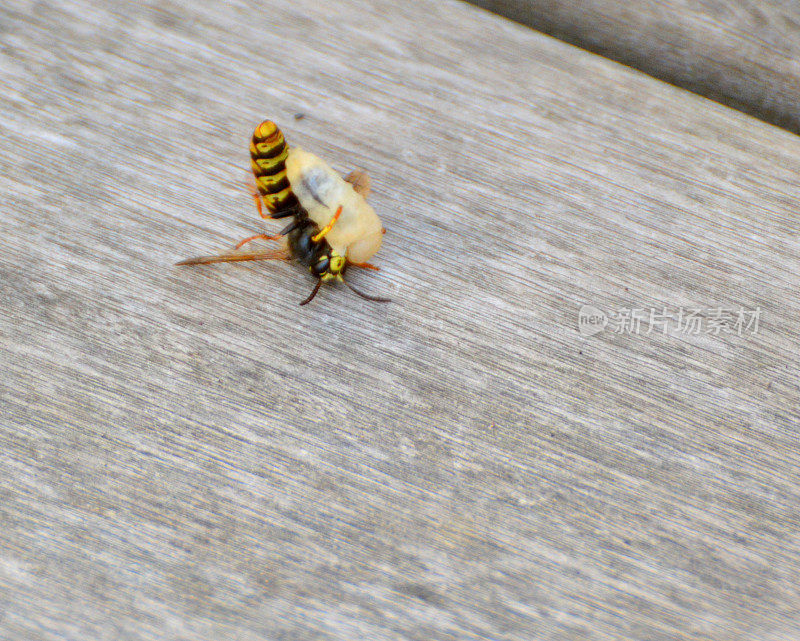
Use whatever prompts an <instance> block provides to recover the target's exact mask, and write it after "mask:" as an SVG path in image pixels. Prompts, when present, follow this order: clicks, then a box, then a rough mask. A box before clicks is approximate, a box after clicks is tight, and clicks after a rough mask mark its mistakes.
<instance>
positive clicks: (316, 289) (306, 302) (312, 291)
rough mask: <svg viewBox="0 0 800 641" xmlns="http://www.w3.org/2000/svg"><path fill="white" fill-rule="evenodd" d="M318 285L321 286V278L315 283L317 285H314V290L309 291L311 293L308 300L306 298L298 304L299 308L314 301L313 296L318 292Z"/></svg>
mask: <svg viewBox="0 0 800 641" xmlns="http://www.w3.org/2000/svg"><path fill="white" fill-rule="evenodd" d="M320 285H322V279H321V278H320V279H319V280H318V281H317V284H316V285H314V289H312V290H311V293H310V294H309V295H308V298H306V299H305V300H304V301H303V302H302V303H300V305H301V306H303V305H308V304H309V303H310V302H311V301H312V300H314V296H316V295H317V292H318V291H319V286H320Z"/></svg>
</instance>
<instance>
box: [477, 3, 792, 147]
mask: <svg viewBox="0 0 800 641" xmlns="http://www.w3.org/2000/svg"><path fill="white" fill-rule="evenodd" d="M469 1H470V2H472V3H473V4H476V5H478V6H481V7H484V8H486V9H489V10H491V11H495V12H497V13H499V14H501V15H504V16H506V17H509V18H512V19H514V20H517V21H519V22H522V23H523V24H527V25H529V26H531V27H533V28H534V29H538V30H540V31H542V32H544V33H547V34H550V35H552V36H555V37H558V38H561V39H562V40H565V41H566V42H569V43H571V44H574V45H577V46H579V47H582V48H584V49H587V50H589V51H593V52H595V53H598V54H600V55H603V56H606V57H608V58H611V59H612V60H618V61H619V62H623V63H625V64H627V65H630V66H631V67H634V68H635V69H641V70H643V71H645V72H646V73H648V74H650V75H652V76H653V77H655V78H660V79H662V80H666V81H667V82H671V83H673V84H675V85H678V86H680V87H684V88H685V89H689V90H690V91H694V92H696V93H699V94H700V95H703V96H707V97H709V98H712V99H714V100H718V101H720V102H722V103H723V104H726V105H730V106H732V107H734V108H736V109H741V110H742V111H744V112H746V113H749V114H753V115H755V116H756V117H758V118H761V119H763V120H766V121H767V122H771V123H774V124H776V125H778V126H780V127H785V128H786V129H789V130H790V131H793V132H795V133H800V65H798V61H800V5H799V4H798V3H796V2H782V1H780V0H737V2H717V1H716V0H700V1H699V2H698V1H697V0H666V1H662V0H637V2H633V3H631V2H620V1H619V0H588V1H586V0H469Z"/></svg>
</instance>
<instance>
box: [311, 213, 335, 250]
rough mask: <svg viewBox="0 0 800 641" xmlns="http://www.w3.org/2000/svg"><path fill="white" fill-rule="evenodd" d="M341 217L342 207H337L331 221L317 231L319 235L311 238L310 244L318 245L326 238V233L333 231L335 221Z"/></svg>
mask: <svg viewBox="0 0 800 641" xmlns="http://www.w3.org/2000/svg"><path fill="white" fill-rule="evenodd" d="M341 215H342V206H341V205H339V208H338V209H337V210H336V213H335V214H334V215H333V218H331V221H330V222H329V223H328V224H327V225H325V226H324V227H323V228H322V229H320V230H319V233H317V234H316V235H314V236H312V237H311V242H313V243H318V242H319V241H320V240H322V239H323V238H325V236H327V234H328V232H329V231H330V230H331V229H333V226H334V225H335V224H336V221H337V220H339V216H341Z"/></svg>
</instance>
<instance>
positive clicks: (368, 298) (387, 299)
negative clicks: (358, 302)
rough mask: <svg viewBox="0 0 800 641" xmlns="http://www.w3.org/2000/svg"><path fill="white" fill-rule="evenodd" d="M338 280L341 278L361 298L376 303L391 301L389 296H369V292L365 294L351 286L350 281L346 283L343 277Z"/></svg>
mask: <svg viewBox="0 0 800 641" xmlns="http://www.w3.org/2000/svg"><path fill="white" fill-rule="evenodd" d="M339 280H341V281H342V282H343V283H344V284H345V285H347V286H348V287H349V288H350V289H351V290H352V291H354V292H355V293H356V294H358V295H359V296H361V298H363V299H365V300H371V301H374V302H376V303H391V302H392V299H391V298H380V297H378V296H370V295H369V294H365V293H364V292H360V291H358V290H357V289H356V288H355V287H353V286H352V285H351V284H350V283H348V282H347V281H346V280H345V279H344V278H340V279H339Z"/></svg>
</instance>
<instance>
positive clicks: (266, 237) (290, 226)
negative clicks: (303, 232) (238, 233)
mask: <svg viewBox="0 0 800 641" xmlns="http://www.w3.org/2000/svg"><path fill="white" fill-rule="evenodd" d="M301 224H302V223H301V221H299V220H293V221H292V222H290V223H289V224H288V225H286V227H284V228H283V229H281V230H280V231H279V232H278V233H277V234H275V235H274V236H270V235H268V234H256V235H255V236H250V238H245V239H244V240H243V241H242V242H240V243H239V244H238V245H236V247H234V249H239V248H240V247H242V246H243V245H245V244H247V243H249V242H250V241H251V240H255V239H256V238H263V239H264V240H280V239H281V238H283V237H284V236H286V235H287V234H289V233H290V232H293V231H294V230H295V229H297V228H298V227H299V226H300V225H301Z"/></svg>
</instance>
